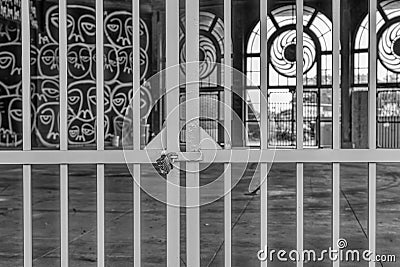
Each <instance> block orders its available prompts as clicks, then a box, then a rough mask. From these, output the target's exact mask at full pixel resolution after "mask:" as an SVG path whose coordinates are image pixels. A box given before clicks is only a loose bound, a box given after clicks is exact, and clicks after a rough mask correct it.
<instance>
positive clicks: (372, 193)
mask: <svg viewBox="0 0 400 267" xmlns="http://www.w3.org/2000/svg"><path fill="white" fill-rule="evenodd" d="M376 13H377V0H370V1H369V64H368V66H369V70H368V74H369V90H368V100H369V102H368V103H369V104H368V145H369V149H373V150H374V149H376V94H377V89H376V83H377V68H376V62H377V33H376ZM368 247H369V250H370V251H371V252H372V255H373V256H375V253H376V163H372V162H371V163H369V164H368ZM369 266H370V267H373V266H375V261H370V262H369Z"/></svg>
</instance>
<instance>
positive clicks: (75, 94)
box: [68, 80, 96, 122]
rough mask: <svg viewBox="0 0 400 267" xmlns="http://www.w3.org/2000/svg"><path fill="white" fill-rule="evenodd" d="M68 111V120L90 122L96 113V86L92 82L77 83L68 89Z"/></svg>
mask: <svg viewBox="0 0 400 267" xmlns="http://www.w3.org/2000/svg"><path fill="white" fill-rule="evenodd" d="M68 111H69V116H70V118H72V117H73V118H77V119H78V120H81V121H82V122H89V121H92V120H93V118H94V117H95V116H94V112H95V111H96V84H95V82H94V81H91V80H88V81H79V82H75V83H72V84H71V85H70V86H69V88H68Z"/></svg>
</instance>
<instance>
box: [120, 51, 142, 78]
mask: <svg viewBox="0 0 400 267" xmlns="http://www.w3.org/2000/svg"><path fill="white" fill-rule="evenodd" d="M148 62H149V59H148V56H147V53H146V52H145V51H144V50H143V49H140V79H144V77H145V76H146V74H147V69H148ZM118 65H119V70H120V73H119V76H118V78H117V80H118V81H119V82H121V83H129V82H132V70H133V54H132V48H130V47H124V48H121V49H120V50H119V51H118Z"/></svg>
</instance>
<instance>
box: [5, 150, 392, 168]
mask: <svg viewBox="0 0 400 267" xmlns="http://www.w3.org/2000/svg"><path fill="white" fill-rule="evenodd" d="M177 155H178V159H177V160H176V161H178V162H180V161H182V162H185V161H201V162H204V163H209V162H215V163H229V162H231V163H243V162H261V163H262V162H267V163H268V162H274V163H275V162H276V163H283V162H288V163H289V162H298V161H299V159H301V161H302V162H304V163H311V162H315V163H324V162H326V163H332V162H337V163H345V162H359V163H363V162H365V163H368V162H376V163H381V162H393V163H395V162H400V151H399V150H394V149H377V150H376V151H373V150H369V149H351V150H347V151H346V150H340V149H337V150H335V149H334V150H331V149H321V150H317V149H315V150H314V149H304V150H298V151H297V150H292V151H291V150H288V149H280V150H276V151H274V150H256V149H232V150H230V149H226V150H218V151H215V150H202V151H200V152H177ZM125 156H126V158H127V159H125ZM159 156H160V151H159V150H151V151H146V150H141V151H125V155H124V152H122V151H102V152H96V151H68V152H60V151H53V152H52V151H29V152H22V151H10V152H0V162H1V164H7V165H10V164H30V165H36V164H57V165H58V164H124V163H137V164H150V163H154V162H155V160H156V159H157V157H159ZM214 156H215V157H214Z"/></svg>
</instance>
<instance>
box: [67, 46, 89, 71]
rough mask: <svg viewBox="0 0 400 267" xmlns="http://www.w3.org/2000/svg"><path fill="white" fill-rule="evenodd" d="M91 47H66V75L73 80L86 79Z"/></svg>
mask: <svg viewBox="0 0 400 267" xmlns="http://www.w3.org/2000/svg"><path fill="white" fill-rule="evenodd" d="M92 49H93V46H88V45H86V44H72V45H69V46H68V54H67V60H68V74H69V76H70V77H71V78H73V79H84V78H88V76H89V72H90V70H91V65H92V55H91V54H92V52H91V50H92Z"/></svg>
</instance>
